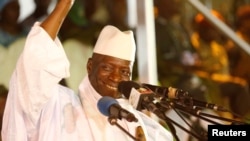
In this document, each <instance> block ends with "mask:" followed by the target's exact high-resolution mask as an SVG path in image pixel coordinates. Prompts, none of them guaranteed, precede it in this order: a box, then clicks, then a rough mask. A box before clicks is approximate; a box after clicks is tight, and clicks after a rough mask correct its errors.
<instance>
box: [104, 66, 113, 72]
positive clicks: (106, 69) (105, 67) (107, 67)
mask: <svg viewBox="0 0 250 141" xmlns="http://www.w3.org/2000/svg"><path fill="white" fill-rule="evenodd" d="M102 69H103V70H105V71H110V70H112V68H111V67H110V66H107V65H104V66H102Z"/></svg>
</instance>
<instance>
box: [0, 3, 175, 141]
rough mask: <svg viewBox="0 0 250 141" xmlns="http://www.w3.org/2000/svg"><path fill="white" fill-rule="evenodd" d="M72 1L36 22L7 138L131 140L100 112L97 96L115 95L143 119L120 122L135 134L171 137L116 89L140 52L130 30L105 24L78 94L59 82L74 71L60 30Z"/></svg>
mask: <svg viewBox="0 0 250 141" xmlns="http://www.w3.org/2000/svg"><path fill="white" fill-rule="evenodd" d="M73 3H74V0H59V1H58V3H57V5H56V7H55V9H54V10H53V11H52V13H51V14H50V15H49V16H48V17H47V18H46V19H45V20H44V21H43V22H42V23H39V22H37V23H35V24H34V26H33V27H32V29H31V31H30V33H29V35H28V37H27V41H26V44H25V48H24V51H23V53H22V54H21V56H20V58H19V60H18V62H17V66H16V69H15V70H14V73H13V76H12V78H11V81H10V89H9V93H8V99H7V103H6V108H5V113H4V118H3V126H2V139H3V140H4V141H69V140H73V141H106V140H109V141H118V140H119V141H132V140H133V139H132V138H131V137H130V136H128V135H127V134H126V133H125V132H123V131H122V130H120V129H119V128H117V127H116V126H112V125H111V124H109V122H108V121H107V117H105V116H104V115H102V114H101V113H100V112H99V111H98V108H97V102H98V100H99V99H100V98H101V97H102V96H111V97H113V98H117V101H119V104H120V105H121V106H122V107H123V108H126V109H127V110H129V111H130V112H132V113H134V115H135V116H136V117H137V118H138V122H127V121H126V120H123V119H122V120H118V121H117V123H118V124H119V125H121V127H123V128H124V129H125V130H127V131H128V132H129V133H130V134H131V135H132V136H135V135H136V134H135V133H136V132H137V131H138V130H139V131H141V130H140V129H143V132H144V137H143V138H145V140H147V141H151V140H152V141H154V140H155V141H156V140H157V141H163V140H164V141H168V140H170V141H172V140H173V138H172V136H171V134H170V133H169V132H168V131H167V130H165V129H164V128H163V127H162V126H161V125H159V124H158V123H157V122H155V121H154V120H152V119H150V118H149V117H147V116H146V115H144V114H142V113H141V112H139V111H136V110H134V109H133V108H132V106H131V105H129V104H128V101H127V100H126V99H122V98H121V97H122V95H121V94H119V93H118V92H117V85H118V83H119V82H120V81H123V80H130V79H131V69H132V66H133V61H134V55H135V42H134V38H133V34H132V32H131V31H127V32H121V31H119V30H118V29H117V28H115V27H113V26H106V27H104V29H103V30H102V31H101V33H100V36H99V38H98V41H97V43H96V45H95V48H94V51H93V52H94V53H93V56H92V58H90V59H89V60H88V63H87V71H88V75H87V76H86V77H85V78H84V79H83V81H82V83H81V85H80V87H79V88H80V94H79V95H75V94H74V93H73V91H72V90H70V89H68V88H66V87H63V86H60V85H59V84H58V82H59V81H60V80H61V79H62V78H64V77H68V76H69V62H68V60H67V57H66V55H65V52H64V50H63V47H62V45H61V43H60V41H59V39H58V38H57V34H58V31H59V30H60V27H61V25H62V22H63V21H64V18H65V16H66V15H67V13H68V12H69V10H70V8H71V6H72V5H73ZM79 97H80V98H79ZM118 98H120V99H118ZM137 129H138V130H137Z"/></svg>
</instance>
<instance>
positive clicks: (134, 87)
mask: <svg viewBox="0 0 250 141" xmlns="http://www.w3.org/2000/svg"><path fill="white" fill-rule="evenodd" d="M118 91H119V92H120V93H122V94H123V95H124V96H125V97H126V98H127V99H128V101H129V103H130V104H131V105H132V106H133V107H134V108H135V109H137V110H139V111H140V110H142V109H145V107H148V106H153V105H152V103H153V101H154V98H155V97H156V95H155V94H154V93H153V92H152V90H150V89H147V88H144V87H142V86H141V85H139V84H138V83H136V82H133V81H121V82H120V83H119V84H118Z"/></svg>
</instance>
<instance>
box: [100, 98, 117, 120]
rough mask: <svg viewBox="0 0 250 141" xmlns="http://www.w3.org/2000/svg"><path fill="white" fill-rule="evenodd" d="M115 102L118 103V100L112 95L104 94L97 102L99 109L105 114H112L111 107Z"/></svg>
mask: <svg viewBox="0 0 250 141" xmlns="http://www.w3.org/2000/svg"><path fill="white" fill-rule="evenodd" d="M113 104H118V101H117V100H115V99H114V98H112V97H110V96H103V97H102V98H101V99H100V100H99V101H98V103H97V107H98V109H99V111H100V112H101V113H102V114H103V115H105V116H110V110H109V109H110V107H111V105H113Z"/></svg>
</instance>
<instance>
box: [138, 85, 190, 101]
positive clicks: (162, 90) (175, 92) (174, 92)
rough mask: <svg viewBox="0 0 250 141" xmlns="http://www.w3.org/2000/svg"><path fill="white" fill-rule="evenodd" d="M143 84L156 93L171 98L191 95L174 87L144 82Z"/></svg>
mask: <svg viewBox="0 0 250 141" xmlns="http://www.w3.org/2000/svg"><path fill="white" fill-rule="evenodd" d="M142 86H144V87H146V88H149V89H151V90H152V91H153V92H154V93H156V94H160V95H163V96H164V97H166V98H169V99H179V98H183V97H189V93H188V92H185V91H183V90H181V89H177V88H173V87H160V86H155V85H151V84H146V83H142Z"/></svg>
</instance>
